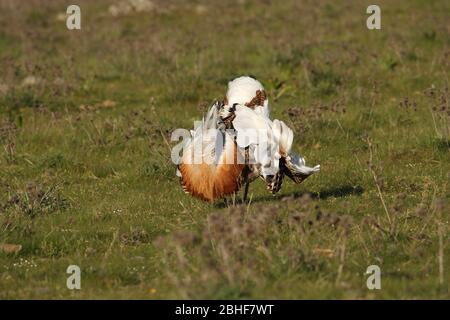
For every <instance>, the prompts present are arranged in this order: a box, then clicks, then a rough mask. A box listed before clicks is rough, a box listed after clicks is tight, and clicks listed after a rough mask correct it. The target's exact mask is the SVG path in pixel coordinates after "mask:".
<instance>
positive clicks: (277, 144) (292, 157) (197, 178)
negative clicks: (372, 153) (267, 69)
mask: <svg viewBox="0 0 450 320" xmlns="http://www.w3.org/2000/svg"><path fill="white" fill-rule="evenodd" d="M269 116H270V111H269V101H268V99H267V96H266V92H265V91H264V88H263V86H262V85H261V83H260V82H259V81H257V80H255V79H253V78H251V77H239V78H236V79H234V80H233V81H231V82H229V83H228V91H227V94H226V96H225V98H224V100H223V101H220V102H216V103H215V104H214V105H213V106H212V107H211V108H210V109H209V111H208V113H207V114H206V116H205V117H204V118H203V121H202V124H201V125H200V126H198V127H197V128H196V129H195V130H193V131H191V137H190V139H189V141H188V142H187V143H186V144H185V148H184V150H183V155H182V157H181V161H180V163H179V164H178V170H177V174H178V175H179V176H180V180H181V185H182V187H183V190H184V191H185V192H186V193H189V194H191V195H192V196H194V197H197V198H200V199H203V200H206V201H214V200H216V199H220V198H223V197H225V196H228V195H231V194H233V193H236V192H237V191H239V189H240V188H241V186H245V189H244V196H243V198H244V201H245V199H246V197H247V192H248V186H249V183H250V182H252V181H253V180H255V179H256V178H258V177H261V178H262V179H263V180H264V181H265V182H266V184H267V189H268V190H269V191H270V192H272V193H276V192H278V191H279V190H280V188H281V184H282V181H283V177H284V176H285V175H286V176H288V177H289V178H291V179H292V180H293V181H294V182H296V183H301V182H302V181H303V180H304V179H306V178H307V177H308V176H310V175H311V174H313V173H314V172H317V171H319V170H320V166H319V165H318V166H315V167H313V168H310V167H307V166H305V160H304V159H303V158H302V157H301V156H299V155H296V154H293V153H291V147H292V141H293V132H292V130H291V129H290V128H289V127H288V126H287V125H286V124H285V123H284V122H283V121H280V120H276V119H275V120H273V121H272V120H271V119H270V117H269Z"/></svg>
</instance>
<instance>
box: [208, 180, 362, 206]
mask: <svg viewBox="0 0 450 320" xmlns="http://www.w3.org/2000/svg"><path fill="white" fill-rule="evenodd" d="M363 192H364V189H363V188H362V187H361V186H352V185H343V186H338V187H333V188H330V189H326V190H323V191H319V192H307V191H298V192H292V193H289V194H277V195H268V196H262V197H256V198H253V199H252V203H258V202H269V201H277V200H281V199H283V198H293V199H297V198H301V197H302V196H303V195H305V194H309V195H310V196H311V198H312V199H316V200H318V199H322V200H323V199H327V198H330V197H333V198H342V197H346V196H350V195H357V196H359V195H361V194H362V193H363ZM227 203H228V204H227ZM231 203H232V201H231V200H230V199H227V200H226V201H224V202H219V203H217V204H215V207H216V208H225V207H227V206H230V205H231ZM240 204H242V200H241V198H240V197H239V196H237V197H236V205H240Z"/></svg>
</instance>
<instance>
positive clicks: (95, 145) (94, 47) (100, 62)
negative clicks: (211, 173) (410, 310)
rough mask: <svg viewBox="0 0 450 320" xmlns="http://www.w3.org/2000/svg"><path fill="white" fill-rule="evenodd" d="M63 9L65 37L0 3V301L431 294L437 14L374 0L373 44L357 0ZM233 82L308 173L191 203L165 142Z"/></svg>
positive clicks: (40, 11) (438, 274) (439, 162)
mask: <svg viewBox="0 0 450 320" xmlns="http://www.w3.org/2000/svg"><path fill="white" fill-rule="evenodd" d="M78 3H79V5H80V7H81V11H82V30H81V31H69V30H67V29H66V27H65V21H60V20H58V19H57V18H56V17H57V15H58V14H59V13H64V12H65V9H66V7H67V6H68V5H69V4H70V3H68V2H67V1H52V2H48V1H34V2H33V3H29V4H24V3H21V4H20V5H19V4H15V3H13V2H11V3H10V6H7V5H5V4H3V5H1V4H0V9H1V10H0V12H1V13H0V26H1V28H0V30H1V31H0V70H2V72H1V74H0V146H1V148H0V244H16V245H21V246H22V247H21V250H15V251H16V252H10V253H8V252H6V251H8V250H4V249H0V298H4V299H24V298H144V299H161V298H288V299H291V298H292V299H295V298H363V299H366V298H368V299H375V298H382V299H392V298H400V299H405V298H441V299H442V298H444V299H448V298H449V297H450V296H449V292H448V289H449V286H448V283H449V271H448V270H450V266H449V263H450V259H449V248H450V246H449V242H448V239H449V238H448V223H449V212H450V210H449V208H450V204H449V200H450V197H449V194H450V188H449V184H450V130H449V128H450V118H449V112H450V107H449V98H450V96H449V91H448V90H449V89H448V88H449V73H448V71H449V70H450V63H449V62H450V60H449V52H450V51H449V50H450V47H449V45H450V37H449V25H448V20H449V19H448V18H449V16H448V12H450V5H449V2H448V1H431V2H422V1H406V0H405V1H396V2H395V3H393V2H392V1H389V2H387V1H386V2H385V1H381V2H379V3H378V4H379V5H380V7H381V10H382V29H381V30H379V31H369V30H367V28H366V27H365V20H366V17H367V15H366V14H365V10H366V8H367V6H368V5H369V4H371V3H368V2H365V1H346V2H345V4H344V3H342V4H337V3H335V2H333V1H306V2H303V3H299V2H296V1H283V2H282V3H281V2H279V3H278V2H276V3H275V2H273V3H272V2H270V1H256V0H247V1H221V2H220V4H219V3H217V4H213V3H211V1H195V2H193V3H192V4H187V3H184V2H179V1H154V3H155V4H156V10H155V11H152V12H146V13H136V12H131V13H129V14H127V15H122V16H119V17H113V16H111V14H110V13H109V12H108V7H109V6H110V5H111V4H113V3H114V2H113V1H98V2H96V3H95V4H94V3H93V2H92V1H87V0H85V1H78ZM242 74H251V75H254V76H255V77H257V78H258V79H259V80H260V81H262V82H263V84H264V85H265V87H266V89H267V92H268V93H269V98H270V101H271V106H272V116H273V117H274V118H278V119H281V120H284V121H286V123H287V124H288V125H289V126H290V127H292V129H293V130H294V131H295V150H296V151H299V152H300V153H301V154H302V155H304V156H305V157H306V158H307V163H309V164H311V165H313V164H321V167H322V171H321V172H320V173H319V174H317V175H314V176H312V177H311V178H308V179H307V180H306V181H305V182H304V183H303V184H301V185H295V184H293V183H292V182H290V181H285V183H284V185H283V188H282V190H281V191H280V193H279V194H278V195H276V196H275V197H274V196H271V195H269V194H268V193H267V192H266V190H265V186H264V184H263V183H262V182H261V181H257V182H255V183H254V184H252V185H251V187H250V194H251V198H252V201H251V203H250V204H249V205H237V206H236V207H227V206H224V204H223V202H220V201H219V202H217V203H214V204H210V203H204V202H201V201H199V200H196V199H194V198H191V197H190V196H188V195H185V194H184V193H183V192H182V190H181V187H180V185H179V182H178V180H177V178H176V176H175V166H174V165H173V164H172V163H171V161H170V152H169V146H168V145H167V144H166V140H169V138H170V133H171V132H172V131H173V130H175V129H176V128H190V127H192V126H193V121H194V120H197V119H199V118H200V117H201V115H202V113H203V112H204V111H205V110H206V107H207V106H208V105H210V104H211V103H212V102H213V101H214V99H219V98H222V97H223V95H224V93H225V90H226V84H227V81H229V80H231V79H232V78H233V77H235V76H238V75H242ZM27 77H28V82H29V81H30V79H31V80H34V81H31V82H34V83H31V84H29V85H25V84H23V81H24V79H26V78H27ZM30 77H32V78H30ZM371 154H372V159H371V156H370V155H371ZM382 201H384V202H385V204H386V209H385V208H384V206H383V204H382ZM13 251H14V250H13ZM71 264H75V265H79V266H80V267H81V270H82V289H81V290H79V291H71V290H68V289H67V288H66V278H67V276H68V275H67V274H66V273H65V271H66V268H67V267H68V266H69V265H71ZM372 264H376V265H379V266H380V268H381V271H382V289H381V290H372V291H371V290H368V289H367V287H366V279H367V276H366V275H365V274H364V273H365V271H366V269H367V267H368V266H369V265H372Z"/></svg>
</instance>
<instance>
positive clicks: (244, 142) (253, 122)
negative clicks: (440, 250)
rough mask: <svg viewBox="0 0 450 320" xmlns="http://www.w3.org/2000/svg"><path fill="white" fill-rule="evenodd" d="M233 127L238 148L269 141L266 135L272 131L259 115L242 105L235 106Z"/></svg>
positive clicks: (265, 119)
mask: <svg viewBox="0 0 450 320" xmlns="http://www.w3.org/2000/svg"><path fill="white" fill-rule="evenodd" d="M234 114H235V118H234V120H233V127H234V129H235V130H236V142H237V144H238V146H239V147H241V148H246V147H248V146H249V145H254V144H256V145H257V144H261V143H263V142H265V140H266V139H269V138H268V136H267V133H268V132H270V131H271V130H272V123H271V121H270V120H269V119H267V118H265V117H264V116H262V115H261V114H259V113H256V112H255V111H253V110H252V109H250V108H247V107H245V106H242V105H236V110H235V112H234Z"/></svg>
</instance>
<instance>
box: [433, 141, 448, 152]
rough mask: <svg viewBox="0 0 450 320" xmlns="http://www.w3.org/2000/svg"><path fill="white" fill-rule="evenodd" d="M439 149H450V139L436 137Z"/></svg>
mask: <svg viewBox="0 0 450 320" xmlns="http://www.w3.org/2000/svg"><path fill="white" fill-rule="evenodd" d="M435 143H436V145H437V148H438V150H440V151H444V152H445V151H450V139H445V138H442V139H436V141H435Z"/></svg>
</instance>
